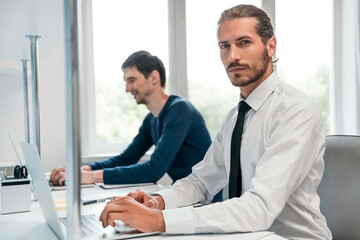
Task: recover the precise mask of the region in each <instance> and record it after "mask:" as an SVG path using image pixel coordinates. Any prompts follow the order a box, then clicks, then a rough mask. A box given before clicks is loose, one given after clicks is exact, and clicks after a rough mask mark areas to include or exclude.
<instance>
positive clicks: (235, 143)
mask: <svg viewBox="0 0 360 240" xmlns="http://www.w3.org/2000/svg"><path fill="white" fill-rule="evenodd" d="M250 108H251V107H250V106H249V105H248V104H247V103H246V102H245V101H241V102H240V104H239V107H238V118H237V120H236V124H235V128H234V131H233V133H232V137H231V155H230V156H231V166H230V178H229V198H233V197H240V195H241V185H242V177H241V166H240V148H241V136H242V132H243V125H244V119H245V113H246V111H247V110H249V109H250Z"/></svg>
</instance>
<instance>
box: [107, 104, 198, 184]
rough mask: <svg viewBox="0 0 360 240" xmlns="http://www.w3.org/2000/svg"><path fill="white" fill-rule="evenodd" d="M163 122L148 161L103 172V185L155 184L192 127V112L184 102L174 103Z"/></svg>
mask: <svg viewBox="0 0 360 240" xmlns="http://www.w3.org/2000/svg"><path fill="white" fill-rule="evenodd" d="M179 116H180V117H179ZM163 121H164V125H163V129H162V131H161V137H160V138H159V140H158V141H157V144H156V146H155V150H154V152H153V154H152V155H151V157H150V160H148V161H146V162H143V163H138V164H132V165H129V166H121V167H115V168H109V169H104V183H143V182H156V181H158V180H159V179H160V178H161V177H162V176H163V175H164V174H165V173H166V172H167V171H168V169H169V168H170V166H171V164H172V162H173V161H174V158H175V156H176V154H177V152H178V151H179V149H180V147H181V145H182V144H183V142H184V141H185V139H186V137H187V135H188V132H189V131H190V129H191V125H192V124H193V117H192V110H191V108H190V107H189V106H188V105H187V104H186V103H183V102H178V103H176V104H174V105H173V106H172V107H171V109H169V111H168V112H167V115H166V116H165V117H164V119H163ZM133 151H136V149H134V150H133Z"/></svg>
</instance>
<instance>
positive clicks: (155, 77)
mask: <svg viewBox="0 0 360 240" xmlns="http://www.w3.org/2000/svg"><path fill="white" fill-rule="evenodd" d="M150 80H151V84H152V85H153V86H155V85H156V84H160V74H159V72H158V71H157V70H154V71H152V72H151V73H150Z"/></svg>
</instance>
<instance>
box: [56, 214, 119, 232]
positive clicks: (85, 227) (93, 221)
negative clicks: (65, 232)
mask: <svg viewBox="0 0 360 240" xmlns="http://www.w3.org/2000/svg"><path fill="white" fill-rule="evenodd" d="M60 221H61V222H62V223H63V224H64V225H65V226H66V218H65V217H64V218H60ZM111 233H113V232H112V231H110V230H109V229H106V228H103V227H102V224H101V222H100V221H99V219H98V217H97V216H96V215H94V214H89V215H81V237H87V236H91V235H102V234H111Z"/></svg>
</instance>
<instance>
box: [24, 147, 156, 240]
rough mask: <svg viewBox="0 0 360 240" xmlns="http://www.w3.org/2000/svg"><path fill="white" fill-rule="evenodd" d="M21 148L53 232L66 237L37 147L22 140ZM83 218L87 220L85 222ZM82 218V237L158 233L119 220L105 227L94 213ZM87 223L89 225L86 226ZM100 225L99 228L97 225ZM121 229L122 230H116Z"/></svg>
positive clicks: (125, 237)
mask: <svg viewBox="0 0 360 240" xmlns="http://www.w3.org/2000/svg"><path fill="white" fill-rule="evenodd" d="M21 149H22V152H23V154H24V156H25V160H26V167H27V169H28V171H29V173H30V175H31V177H32V181H33V184H34V187H35V191H36V193H37V198H38V201H39V203H40V207H41V211H42V213H43V216H44V218H45V220H46V222H47V224H48V225H49V226H50V228H51V229H52V230H53V232H54V233H55V234H56V235H57V236H58V237H59V238H60V239H64V238H65V235H66V234H65V231H66V227H65V225H64V224H63V223H64V220H63V219H62V221H60V219H59V218H58V214H57V212H56V208H55V204H54V200H53V198H52V195H51V192H50V189H49V185H48V182H47V180H46V177H45V174H44V171H43V168H42V166H41V163H40V157H39V154H38V151H37V149H36V147H35V146H34V145H32V144H28V143H25V142H21ZM83 218H84V219H86V222H83ZM81 219H82V239H103V238H106V239H128V238H134V237H141V236H148V235H154V234H157V233H142V232H139V231H137V230H136V229H134V228H131V227H130V226H128V225H124V223H123V222H121V221H118V222H117V226H116V227H115V228H112V227H111V226H110V227H108V228H106V229H103V228H102V226H101V222H100V221H99V220H98V216H96V215H94V214H90V215H85V216H81ZM83 224H84V225H87V226H84V227H83ZM95 225H97V226H100V228H98V227H97V226H95ZM86 229H88V230H95V231H96V230H97V229H98V231H97V232H94V233H90V234H89V233H85V232H83V230H86ZM116 230H119V231H120V232H118V231H116Z"/></svg>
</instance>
